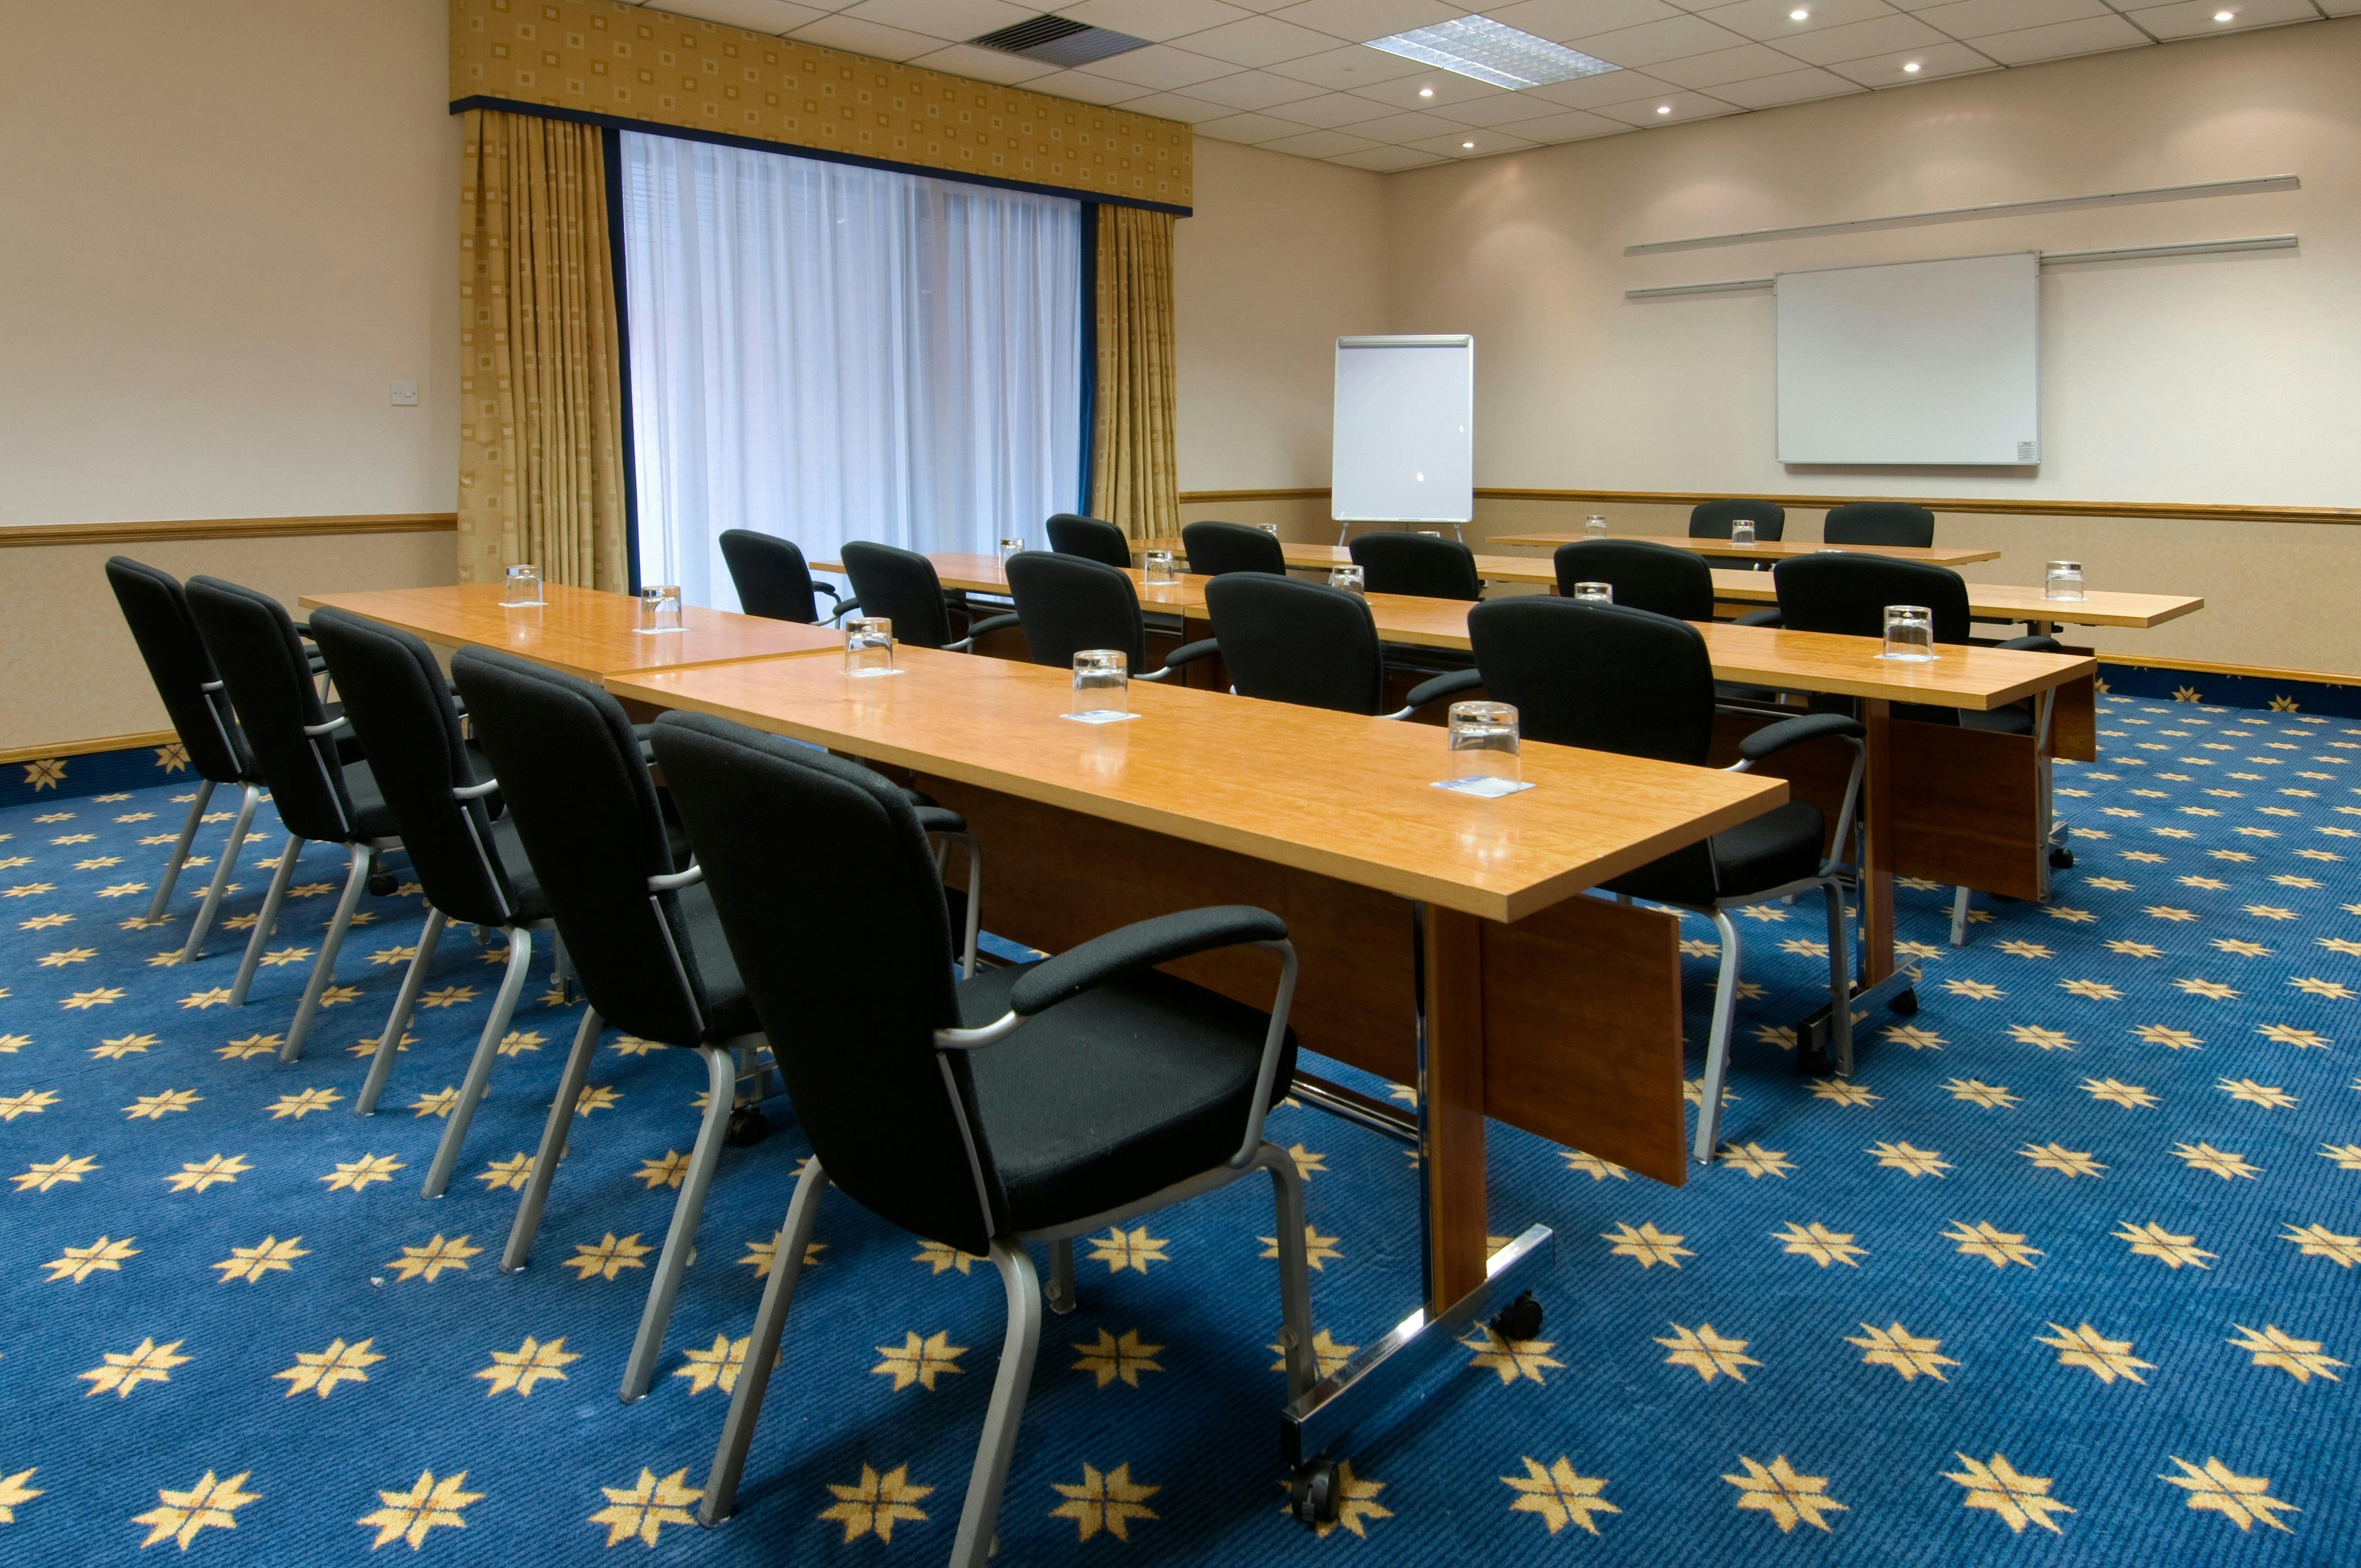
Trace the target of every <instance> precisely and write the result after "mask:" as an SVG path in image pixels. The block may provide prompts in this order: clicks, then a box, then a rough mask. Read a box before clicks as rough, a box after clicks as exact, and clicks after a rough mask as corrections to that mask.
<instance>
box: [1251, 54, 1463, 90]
mask: <svg viewBox="0 0 2361 1568" xmlns="http://www.w3.org/2000/svg"><path fill="white" fill-rule="evenodd" d="M1265 69H1266V70H1268V71H1272V72H1273V73H1275V74H1277V75H1279V76H1292V77H1293V78H1295V80H1297V81H1298V82H1311V83H1312V84H1313V85H1314V86H1319V87H1328V88H1333V89H1334V90H1335V91H1337V92H1339V93H1343V92H1347V91H1350V90H1351V89H1353V88H1356V87H1366V86H1367V85H1368V84H1369V83H1370V82H1391V81H1392V80H1393V79H1394V78H1396V77H1398V76H1409V75H1411V74H1412V73H1413V72H1415V71H1430V70H1433V67H1432V66H1425V65H1421V64H1420V63H1419V62H1418V61H1416V60H1404V59H1403V58H1402V57H1401V56H1400V55H1398V54H1388V53H1387V52H1386V51H1385V50H1383V49H1370V48H1368V47H1367V45H1364V44H1353V45H1350V46H1348V47H1346V48H1344V49H1330V50H1329V51H1328V52H1327V53H1326V54H1307V55H1305V56H1304V57H1303V58H1302V59H1301V60H1281V61H1279V63H1278V64H1277V65H1272V66H1267V67H1265Z"/></svg>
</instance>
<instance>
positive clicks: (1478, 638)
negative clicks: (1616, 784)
mask: <svg viewBox="0 0 2361 1568" xmlns="http://www.w3.org/2000/svg"><path fill="white" fill-rule="evenodd" d="M1467 634H1468V638H1469V640H1470V641H1472V642H1473V644H1474V646H1475V651H1476V664H1477V668H1478V669H1480V670H1482V671H1483V672H1484V684H1485V686H1486V689H1487V690H1488V692H1489V693H1490V694H1491V695H1492V696H1495V697H1498V698H1499V699H1500V700H1501V701H1503V702H1508V703H1513V704H1515V705H1516V708H1517V718H1518V723H1519V725H1520V727H1521V729H1522V732H1523V733H1524V735H1525V736H1526V737H1527V738H1529V739H1532V740H1549V741H1554V742H1556V743H1557V744H1559V745H1562V746H1584V747H1588V748H1589V749H1590V750H1592V751H1615V752H1619V753H1620V754H1622V755H1624V756H1633V757H1653V758H1655V759H1657V760H1659V761H1661V762H1686V763H1687V764H1689V765H1690V766H1693V767H1702V766H1704V765H1705V763H1706V762H1707V760H1708V758H1709V757H1710V756H1711V754H1712V751H1713V730H1714V707H1715V705H1714V688H1713V660H1712V658H1711V657H1710V656H1709V655H1708V653H1707V652H1706V646H1705V636H1704V634H1703V633H1702V632H1700V631H1699V630H1697V628H1696V627H1695V626H1692V625H1690V624H1689V623H1687V622H1686V621H1682V620H1673V619H1671V618H1670V617H1667V616H1661V615H1653V614H1651V613H1649V612H1648V611H1646V610H1642V609H1629V608H1627V607H1625V606H1623V605H1620V604H1613V605H1607V604H1590V603H1583V602H1579V601H1576V600H1574V599H1565V598H1547V597H1544V596H1542V595H1537V594H1536V595H1528V596H1526V597H1523V598H1512V599H1496V600H1493V601H1491V602H1489V603H1487V604H1481V605H1478V606H1477V607H1476V608H1475V609H1472V610H1470V611H1469V612H1468V614H1467ZM1865 733H1866V731H1865V730H1864V729H1862V727H1861V723H1860V721H1859V720H1857V719H1855V718H1851V717H1850V716H1848V715H1845V714H1839V713H1819V714H1809V715H1806V716H1804V717H1801V718H1786V719H1781V720H1779V721H1777V722H1776V723H1773V724H1768V725H1765V726H1763V728H1762V729H1757V730H1755V731H1753V732H1752V734H1750V735H1748V736H1747V737H1746V738H1745V740H1742V741H1741V742H1740V745H1739V760H1738V761H1737V762H1735V763H1733V764H1731V767H1730V771H1731V772H1733V773H1745V772H1747V771H1748V770H1749V769H1751V768H1752V767H1753V766H1754V765H1755V764H1756V763H1758V762H1763V760H1764V759H1766V758H1768V757H1771V756H1773V754H1775V753H1777V752H1780V751H1785V750H1787V749H1788V748H1789V747H1791V746H1799V745H1803V744H1805V743H1806V742H1807V741H1813V740H1842V741H1844V742H1845V743H1847V744H1848V745H1850V746H1851V748H1852V752H1853V758H1852V773H1851V776H1850V778H1849V779H1848V780H1847V781H1846V784H1845V794H1844V805H1843V806H1842V807H1841V808H1839V811H1838V813H1837V827H1836V832H1835V834H1834V835H1833V836H1832V837H1830V836H1828V832H1827V828H1828V823H1827V821H1826V819H1825V818H1824V817H1822V816H1821V814H1820V808H1819V807H1818V806H1814V805H1813V804H1811V803H1810V802H1809V801H1801V800H1795V801H1790V802H1788V803H1787V804H1786V805H1784V806H1776V807H1773V809H1772V810H1770V811H1768V812H1765V813H1764V814H1763V815H1762V816H1760V817H1754V818H1752V820H1750V821H1747V822H1742V823H1741V824H1739V825H1738V826H1737V827H1735V828H1728V829H1726V830H1724V831H1722V832H1719V833H1717V834H1715V835H1714V836H1713V837H1712V838H1710V839H1707V840H1705V841H1704V842H1703V843H1700V844H1693V845H1690V846H1689V847H1688V848H1686V849H1683V850H1675V851H1674V852H1673V853H1671V854H1669V855H1666V856H1665V857H1664V859H1662V860H1660V861H1651V862H1649V863H1648V864H1647V865H1644V866H1642V867H1641V868H1640V869H1639V870H1638V871H1635V872H1631V873H1629V874H1628V875H1625V876H1621V877H1618V878H1617V879H1616V880H1615V881H1613V882H1611V883H1608V884H1607V891H1609V892H1610V893H1613V894H1618V895H1619V896H1621V897H1625V898H1645V899H1649V900H1651V901H1653V902H1655V903H1660V904H1670V905H1675V906H1677V907H1680V908H1683V909H1690V910H1694V911H1696V912H1697V913H1698V914H1700V915H1704V916H1708V917H1709V918H1710V919H1711V920H1712V921H1713V924H1714V929H1715V930H1716V931H1717V932H1718V933H1719V935H1720V938H1721V973H1720V977H1719V981H1717V983H1716V985H1715V988H1714V1000H1713V1025H1712V1030H1711V1033H1710V1034H1709V1035H1708V1039H1707V1045H1706V1065H1705V1080H1704V1084H1703V1089H1704V1094H1703V1097H1702V1099H1701V1100H1700V1101H1699V1102H1698V1113H1697V1142H1696V1147H1695V1151H1694V1152H1695V1154H1696V1157H1697V1160H1698V1161H1699V1163H1707V1162H1709V1161H1711V1159H1712V1158H1713V1151H1714V1150H1715V1149H1716V1148H1717V1147H1719V1135H1720V1125H1721V1086H1722V1080H1723V1079H1724V1078H1725V1077H1726V1076H1727V1074H1728V1071H1729V1067H1730V1031H1731V1027H1732V1024H1733V1020H1734V1014H1735V1009H1736V1003H1737V999H1738V962H1739V959H1738V953H1739V938H1738V926H1737V923H1736V922H1735V921H1733V920H1731V919H1730V911H1731V910H1732V909H1735V908H1737V907H1739V906H1740V905H1748V904H1762V903H1765V902H1768V901H1771V900H1774V899H1779V898H1784V897H1786V896H1788V895H1790V894H1798V893H1802V892H1804V891H1806V889H1810V888H1815V887H1817V889H1819V891H1820V894H1821V896H1822V897H1823V899H1824V900H1825V901H1826V903H1827V905H1828V1018H1829V1031H1830V1033H1831V1035H1832V1036H1834V1044H1835V1047H1836V1058H1837V1063H1838V1070H1839V1072H1842V1073H1844V1074H1847V1075H1850V1073H1851V1071H1852V1007H1851V976H1852V959H1851V949H1850V942H1849V938H1850V930H1849V925H1848V922H1847V920H1846V916H1845V907H1844V889H1843V886H1842V883H1841V882H1840V881H1839V875H1840V869H1841V868H1842V866H1843V865H1844V864H1845V862H1846V861H1847V860H1848V858H1849V855H1848V851H1849V849H1850V844H1851V839H1852V827H1853V806H1854V803H1855V802H1856V801H1857V800H1858V799H1859V797H1860V794H1861V769H1862V764H1863V762H1865V761H1866V758H1867V751H1866V749H1865V748H1864V747H1863V745H1862V743H1861V737H1862V736H1863V735H1864V734H1865ZM1824 844H1825V845H1827V846H1828V849H1827V850H1826V852H1825V853H1823V850H1822V846H1823V845H1824Z"/></svg>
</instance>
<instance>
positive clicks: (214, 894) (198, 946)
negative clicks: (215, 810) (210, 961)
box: [181, 784, 262, 964]
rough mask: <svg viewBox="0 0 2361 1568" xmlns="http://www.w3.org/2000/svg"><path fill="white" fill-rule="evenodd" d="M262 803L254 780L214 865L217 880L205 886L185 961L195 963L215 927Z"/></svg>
mask: <svg viewBox="0 0 2361 1568" xmlns="http://www.w3.org/2000/svg"><path fill="white" fill-rule="evenodd" d="M261 803H262V791H261V790H260V789H259V788H258V787H257V786H256V785H254V784H247V785H246V786H245V793H244V795H241V796H240V798H239V800H238V803H237V820H236V821H235V822H233V823H231V824H230V825H229V839H228V841H227V842H225V843H224V844H223V845H222V852H221V860H220V861H219V862H218V863H217V864H216V865H215V866H214V880H213V883H212V885H211V886H209V887H207V888H206V889H205V901H204V903H203V904H202V905H199V906H198V908H197V923H196V924H195V925H193V926H192V927H189V941H188V945H187V946H186V947H183V948H181V962H182V963H184V964H186V963H194V962H195V961H196V960H197V957H198V955H199V954H201V953H203V951H204V947H205V933H206V932H208V931H210V930H211V929H213V924H214V913H215V912H216V911H218V910H219V909H220V908H221V901H222V894H225V893H226V892H228V891H229V873H230V872H232V871H233V870H234V869H236V865H237V852H238V850H242V849H244V848H245V847H246V830H247V828H249V827H251V826H252V825H253V823H254V808H255V807H256V806H258V805H260V804H261Z"/></svg>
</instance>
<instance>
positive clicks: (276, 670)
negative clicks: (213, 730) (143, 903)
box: [188, 577, 401, 1062]
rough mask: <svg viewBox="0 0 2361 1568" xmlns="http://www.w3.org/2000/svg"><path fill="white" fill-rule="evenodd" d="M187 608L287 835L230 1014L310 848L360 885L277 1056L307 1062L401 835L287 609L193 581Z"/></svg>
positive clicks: (333, 924)
mask: <svg viewBox="0 0 2361 1568" xmlns="http://www.w3.org/2000/svg"><path fill="white" fill-rule="evenodd" d="M188 598H189V613H190V615H191V616H192V618H193V619H194V620H195V621H196V625H197V630H198V633H199V634H200V635H201V636H202V637H203V639H204V644H205V652H207V653H209V654H210V655H212V658H213V662H214V667H215V668H216V669H218V670H219V671H220V672H221V680H222V686H223V689H224V690H225V691H226V692H227V693H228V694H229V700H230V707H232V708H234V709H235V710H236V713H237V719H238V726H239V729H241V730H242V731H243V733H244V734H245V736H246V744H247V749H248V750H249V751H251V752H252V753H253V756H254V760H255V766H256V771H257V772H258V773H260V775H261V777H262V781H263V783H265V784H268V785H269V787H270V803H271V806H272V807H273V808H274V809H275V810H277V812H278V813H279V820H280V823H281V824H282V825H283V826H284V827H285V828H286V829H287V847H286V849H285V850H281V851H280V857H279V866H278V869H277V870H276V871H275V872H273V873H272V875H271V878H270V889H269V892H268V893H266V894H264V895H263V900H262V913H261V914H260V916H258V917H257V919H256V921H255V926H254V935H253V936H252V937H251V938H249V939H248V940H247V945H246V957H245V959H243V960H241V961H240V963H239V965H238V970H237V979H236V981H235V982H234V983H233V984H232V985H231V987H230V1004H231V1005H232V1006H243V1005H245V1003H246V993H247V987H248V986H250V985H251V984H253V982H254V972H255V966H256V965H257V964H258V963H259V962H260V961H261V959H262V948H263V944H264V943H265V942H266V941H267V940H268V939H269V934H270V932H271V930H272V929H273V927H276V926H277V924H278V921H279V910H280V905H281V904H282V903H283V902H284V901H285V899H286V897H287V884H288V883H289V881H290V880H291V878H292V877H293V876H294V874H295V862H296V859H297V857H298V855H299V854H300V853H301V852H302V847H303V844H304V843H305V841H306V840H313V841H317V842H323V843H330V844H341V845H343V846H344V847H345V849H346V851H347V852H348V853H349V854H350V855H351V856H352V871H351V873H350V874H349V875H347V876H346V879H345V891H344V894H343V895H342V896H341V897H339V898H338V899H337V900H336V912H335V916H333V917H332V918H331V919H330V921H329V923H328V932H327V937H326V939H325V940H324V941H323V942H322V943H321V945H320V956H319V958H318V959H316V960H315V961H314V962H313V965H312V978H311V980H310V981H309V982H308V983H307V984H306V985H305V986H304V988H303V1000H302V1003H299V1004H298V1005H297V1007H296V1009H295V1018H294V1021H293V1022H292V1023H291V1024H290V1025H288V1026H287V1039H286V1041H285V1043H284V1044H282V1045H281V1046H280V1047H279V1059H280V1061H283V1062H291V1061H293V1060H295V1059H296V1058H298V1057H300V1056H302V1054H303V1039H304V1036H306V1035H308V1034H310V1033H311V1029H312V1020H313V1017H314V1016H316V1015H317V1014H318V1013H319V1010H320V999H321V997H322V995H323V994H324V992H326V991H327V989H328V984H329V982H330V981H333V980H335V974H336V955H337V953H338V951H339V950H341V949H342V948H343V947H344V944H345V933H346V931H348V930H350V929H351V928H352V924H353V915H354V913H355V911H356V910H357V909H358V907H359V905H360V901H361V893H362V890H363V889H365V888H366V889H368V890H370V891H372V892H377V893H391V892H392V891H393V877H392V875H391V873H390V872H386V871H384V870H383V868H382V864H381V858H382V857H383V856H384V855H385V854H386V853H388V852H389V851H390V850H399V849H401V829H400V828H399V827H398V826H397V825H396V824H395V822H394V819H393V813H392V811H391V810H390V809H389V808H388V807H387V806H386V804H385V799H384V797H383V796H382V795H380V794H379V790H378V784H377V779H376V776H375V775H374V774H373V773H370V772H369V765H368V763H367V762H363V761H360V760H359V759H358V756H357V750H358V749H357V747H347V746H346V745H344V744H343V743H342V742H341V740H340V737H348V736H349V732H350V729H351V724H350V722H349V721H348V720H347V719H346V718H344V716H343V715H342V714H341V713H338V714H331V713H330V712H329V711H328V709H327V707H326V705H325V704H324V703H323V702H321V700H320V688H319V687H318V686H316V685H313V680H312V659H311V655H310V653H309V652H306V651H305V649H304V647H303V644H302V639H301V638H299V637H298V636H297V634H296V630H295V623H294V622H293V621H292V620H290V619H289V618H288V615H287V611H286V609H285V608H284V607H283V606H281V605H280V602H279V601H278V600H277V599H275V598H271V597H270V596H269V594H264V593H258V592H256V591H255V590H254V589H252V588H248V587H239V586H238V585H237V584H236V583H225V582H224V581H222V580H221V579H220V578H219V577H192V578H190V579H189V586H188Z"/></svg>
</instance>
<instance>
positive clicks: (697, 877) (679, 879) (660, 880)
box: [648, 861, 705, 893]
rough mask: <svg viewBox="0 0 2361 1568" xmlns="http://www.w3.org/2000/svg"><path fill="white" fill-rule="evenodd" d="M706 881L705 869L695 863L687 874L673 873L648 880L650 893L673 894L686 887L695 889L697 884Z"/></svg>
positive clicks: (691, 863) (692, 862) (691, 864)
mask: <svg viewBox="0 0 2361 1568" xmlns="http://www.w3.org/2000/svg"><path fill="white" fill-rule="evenodd" d="M704 880H705V868H704V867H703V866H701V865H698V864H697V863H696V862H695V861H691V862H690V864H689V868H688V870H686V871H685V872H667V873H666V874H664V875H663V876H652V877H650V878H648V891H649V892H650V893H673V892H675V891H677V890H679V889H681V888H684V887H694V886H695V885H696V884H697V883H701V882H703V881H704Z"/></svg>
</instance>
